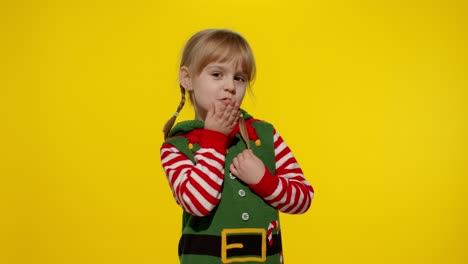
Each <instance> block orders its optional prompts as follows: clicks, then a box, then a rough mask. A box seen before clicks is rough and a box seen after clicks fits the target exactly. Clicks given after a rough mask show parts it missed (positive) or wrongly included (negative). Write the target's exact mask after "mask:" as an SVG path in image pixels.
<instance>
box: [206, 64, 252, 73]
mask: <svg viewBox="0 0 468 264" xmlns="http://www.w3.org/2000/svg"><path fill="white" fill-rule="evenodd" d="M206 68H207V69H211V68H219V69H221V70H224V71H226V70H227V67H225V66H224V65H222V64H211V65H208V66H207V67H206ZM235 74H243V75H247V74H246V73H245V72H244V71H243V70H239V71H236V72H235Z"/></svg>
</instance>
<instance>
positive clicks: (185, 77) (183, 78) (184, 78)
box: [179, 66, 192, 92]
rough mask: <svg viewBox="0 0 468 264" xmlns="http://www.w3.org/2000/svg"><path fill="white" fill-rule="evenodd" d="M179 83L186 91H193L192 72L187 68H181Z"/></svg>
mask: <svg viewBox="0 0 468 264" xmlns="http://www.w3.org/2000/svg"><path fill="white" fill-rule="evenodd" d="M179 82H180V85H182V87H183V88H184V89H185V91H187V92H190V91H192V80H191V78H190V70H189V68H188V67H187V66H182V67H180V70H179Z"/></svg>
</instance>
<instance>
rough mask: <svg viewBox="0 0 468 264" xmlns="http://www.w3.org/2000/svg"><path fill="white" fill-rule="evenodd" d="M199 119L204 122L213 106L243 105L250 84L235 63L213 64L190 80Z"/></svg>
mask: <svg viewBox="0 0 468 264" xmlns="http://www.w3.org/2000/svg"><path fill="white" fill-rule="evenodd" d="M190 84H191V90H192V91H193V98H192V99H193V102H194V105H195V107H196V110H197V119H201V120H204V119H205V117H206V113H207V112H208V110H209V109H210V108H211V106H212V105H213V104H214V103H215V102H217V101H221V102H222V103H224V104H228V103H229V102H231V101H234V102H236V103H238V104H239V105H241V103H242V100H243V99H244V95H245V90H246V87H247V84H248V77H247V75H246V74H245V73H243V72H242V71H241V69H240V68H235V63H234V62H212V63H210V64H208V65H206V67H205V68H204V69H203V70H202V72H201V73H200V75H198V76H192V78H191V80H190Z"/></svg>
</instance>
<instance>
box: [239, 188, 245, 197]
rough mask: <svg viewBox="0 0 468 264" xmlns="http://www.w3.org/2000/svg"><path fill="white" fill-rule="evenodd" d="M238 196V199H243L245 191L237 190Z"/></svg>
mask: <svg viewBox="0 0 468 264" xmlns="http://www.w3.org/2000/svg"><path fill="white" fill-rule="evenodd" d="M239 196H240V197H244V196H245V191H244V190H242V189H240V190H239Z"/></svg>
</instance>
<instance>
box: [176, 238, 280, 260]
mask: <svg viewBox="0 0 468 264" xmlns="http://www.w3.org/2000/svg"><path fill="white" fill-rule="evenodd" d="M262 240H263V239H262V236H261V235H255V234H242V235H229V236H226V244H227V245H233V244H242V246H243V247H242V248H229V249H227V250H226V253H225V254H226V256H227V257H228V258H229V257H236V256H261V255H262V246H263V245H266V255H267V256H270V255H275V254H278V253H280V252H281V251H282V245H281V234H278V235H277V234H274V235H273V236H272V240H273V244H272V245H271V246H270V245H269V243H268V241H266V240H265V241H262ZM222 251H223V249H222V237H221V236H214V235H194V234H183V235H182V237H181V238H180V241H179V256H180V255H185V254H195V255H210V256H215V257H221V256H222Z"/></svg>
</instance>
